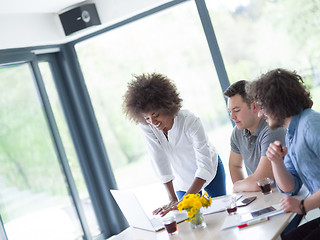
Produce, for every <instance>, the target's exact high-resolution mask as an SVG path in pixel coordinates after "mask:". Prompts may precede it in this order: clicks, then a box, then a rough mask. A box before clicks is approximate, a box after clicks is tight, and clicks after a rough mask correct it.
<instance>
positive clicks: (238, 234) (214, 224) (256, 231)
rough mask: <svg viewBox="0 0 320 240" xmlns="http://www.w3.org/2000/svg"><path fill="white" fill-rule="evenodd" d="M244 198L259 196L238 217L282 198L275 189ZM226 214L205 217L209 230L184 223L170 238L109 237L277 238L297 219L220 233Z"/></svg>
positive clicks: (135, 232) (129, 235)
mask: <svg viewBox="0 0 320 240" xmlns="http://www.w3.org/2000/svg"><path fill="white" fill-rule="evenodd" d="M242 194H243V196H244V197H250V196H257V197H258V198H257V199H256V200H255V201H254V202H252V203H251V204H249V205H248V206H246V207H240V208H238V214H242V213H246V212H250V211H254V210H256V209H260V208H263V207H268V206H271V205H274V204H277V203H279V201H280V199H281V198H282V197H283V195H282V194H281V193H279V192H278V190H277V189H276V188H273V193H272V194H269V195H266V196H264V195H262V194H261V192H250V193H249V192H245V193H242ZM306 194H307V190H306V189H303V190H302V191H300V193H299V195H298V196H296V198H299V199H302V198H305V196H306ZM226 216H227V212H226V211H224V212H219V213H213V214H209V215H205V221H206V224H207V227H206V228H202V229H192V228H191V226H190V223H188V222H182V223H179V224H178V231H179V233H178V234H177V235H174V236H169V235H168V234H167V232H166V231H165V230H162V231H160V232H157V233H156V232H150V231H145V230H141V229H136V228H132V227H129V228H127V229H126V230H124V231H123V232H121V233H120V234H118V235H116V236H113V237H111V238H109V240H124V239H125V240H169V239H170V240H198V239H201V240H207V239H208V240H209V239H210V240H212V239H219V240H221V239H225V240H230V239H232V240H234V239H245V240H249V239H259V240H263V239H268V240H270V239H277V237H278V236H279V235H280V234H281V232H282V231H283V230H284V229H285V227H286V226H287V225H288V223H289V222H290V221H291V220H292V218H293V217H294V216H295V214H294V213H285V214H281V215H278V216H274V217H272V218H270V220H269V221H267V222H263V223H259V224H255V225H252V226H248V227H245V228H242V229H238V228H237V227H234V228H230V229H226V230H220V228H221V226H222V224H223V222H224V219H225V217H226Z"/></svg>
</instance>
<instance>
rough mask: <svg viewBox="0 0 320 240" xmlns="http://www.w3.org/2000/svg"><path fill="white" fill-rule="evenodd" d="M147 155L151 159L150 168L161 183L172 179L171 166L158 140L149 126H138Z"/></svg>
mask: <svg viewBox="0 0 320 240" xmlns="http://www.w3.org/2000/svg"><path fill="white" fill-rule="evenodd" d="M139 126H140V128H141V130H142V133H143V136H144V140H145V143H146V146H147V150H148V153H149V155H150V158H151V164H152V167H153V169H154V171H155V173H156V175H157V177H158V178H159V179H160V181H161V182H162V183H167V182H169V181H171V180H173V179H174V175H173V172H172V168H171V164H170V161H169V158H168V157H167V153H166V152H165V151H164V150H163V147H162V146H161V142H160V140H159V139H158V138H157V136H156V135H155V134H154V132H153V131H152V129H151V128H150V127H149V125H143V124H139Z"/></svg>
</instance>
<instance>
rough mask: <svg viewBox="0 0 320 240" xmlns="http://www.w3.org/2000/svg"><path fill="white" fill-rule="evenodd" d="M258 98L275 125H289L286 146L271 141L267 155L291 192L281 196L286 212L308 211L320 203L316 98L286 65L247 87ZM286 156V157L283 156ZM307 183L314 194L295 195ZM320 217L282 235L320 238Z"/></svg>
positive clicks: (282, 186) (319, 130)
mask: <svg viewBox="0 0 320 240" xmlns="http://www.w3.org/2000/svg"><path fill="white" fill-rule="evenodd" d="M246 90H247V91H248V94H249V95H250V96H252V97H253V98H254V100H255V101H257V104H258V106H259V108H260V115H263V116H264V117H265V118H266V121H267V122H268V126H269V127H270V128H271V129H275V128H278V127H281V126H284V127H286V128H287V134H286V147H282V146H281V144H280V142H279V141H275V142H274V143H271V144H270V146H269V148H268V151H267V157H268V159H269V160H270V161H271V165H272V170H273V174H274V177H275V180H276V182H277V186H278V188H279V190H280V191H281V192H283V193H285V194H287V196H285V197H284V198H283V199H282V200H281V205H282V208H283V209H284V211H285V212H295V213H297V214H302V215H305V214H306V212H307V211H309V210H311V209H314V208H319V207H320V190H319V189H320V113H318V112H315V111H313V110H312V109H311V107H312V105H313V102H312V100H311V98H310V93H309V91H308V89H307V88H306V87H305V86H304V85H303V80H302V78H301V76H299V75H298V74H296V73H295V72H290V71H287V70H284V69H275V70H272V71H270V72H268V73H266V74H263V75H262V76H261V77H260V78H259V79H258V80H256V81H254V82H252V83H251V84H250V85H249V86H248V87H247V89H246ZM283 159H284V160H283ZM302 184H304V185H305V186H306V187H307V189H308V190H309V191H310V194H311V195H310V196H309V197H308V198H306V199H304V200H302V201H299V200H297V199H295V198H293V197H292V195H294V194H296V193H298V191H299V190H300V188H301V185H302ZM319 234H320V218H317V219H315V220H313V221H310V222H308V223H306V224H304V225H301V226H300V227H298V228H296V229H295V230H293V231H291V232H289V233H287V234H285V235H284V236H282V239H318V236H319Z"/></svg>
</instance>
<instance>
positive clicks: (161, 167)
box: [123, 73, 226, 216]
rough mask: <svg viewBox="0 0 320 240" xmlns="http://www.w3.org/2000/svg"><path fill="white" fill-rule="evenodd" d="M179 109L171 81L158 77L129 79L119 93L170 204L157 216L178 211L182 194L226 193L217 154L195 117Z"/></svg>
mask: <svg viewBox="0 0 320 240" xmlns="http://www.w3.org/2000/svg"><path fill="white" fill-rule="evenodd" d="M181 107H182V99H181V98H180V96H179V93H178V91H177V88H176V86H175V85H174V83H173V82H172V81H171V80H170V79H169V78H167V77H166V76H164V75H162V74H158V73H151V74H142V75H140V76H134V79H133V80H132V81H131V82H130V83H129V84H128V89H127V92H126V93H125V95H124V102H123V110H124V112H125V114H126V116H127V117H128V118H129V119H130V120H132V121H134V122H135V123H137V124H139V126H140V128H141V130H142V132H143V135H144V138H145V142H146V145H147V149H148V152H149V154H150V156H151V162H152V165H153V167H154V169H155V172H156V174H157V176H158V177H159V178H160V180H161V181H162V183H163V184H164V186H165V188H166V190H167V193H168V196H169V201H170V202H169V203H168V204H167V205H165V206H163V207H160V208H158V209H156V210H155V211H154V212H153V213H154V214H160V215H162V216H164V215H165V214H167V213H168V212H169V211H171V210H174V209H177V203H178V201H180V200H181V199H182V198H183V197H184V196H185V195H187V194H190V193H193V194H195V193H198V192H200V191H201V190H202V189H203V188H204V189H205V191H206V192H207V193H208V194H209V195H210V196H211V197H216V196H221V195H225V194H226V184H225V171H224V167H223V164H222V161H221V160H220V158H219V156H218V154H217V151H216V150H215V148H214V147H213V146H212V145H211V144H210V143H209V141H208V138H207V135H206V133H205V131H204V129H203V126H202V123H201V121H200V119H199V118H198V117H196V116H195V115H194V114H193V113H191V112H190V111H188V110H181Z"/></svg>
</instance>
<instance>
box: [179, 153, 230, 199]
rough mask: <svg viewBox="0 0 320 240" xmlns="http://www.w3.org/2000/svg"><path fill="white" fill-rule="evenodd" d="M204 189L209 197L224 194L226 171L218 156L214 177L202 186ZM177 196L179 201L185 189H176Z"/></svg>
mask: <svg viewBox="0 0 320 240" xmlns="http://www.w3.org/2000/svg"><path fill="white" fill-rule="evenodd" d="M204 190H205V191H206V192H207V193H208V195H209V196H210V197H219V196H222V195H226V193H227V191H226V173H225V171H224V167H223V163H222V161H221V159H220V156H218V167H217V173H216V176H215V177H214V179H213V180H212V181H211V182H210V183H209V184H208V186H206V187H205V188H204ZM176 194H177V197H178V199H179V201H180V200H181V199H182V198H183V196H184V195H185V194H186V192H185V191H176Z"/></svg>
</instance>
